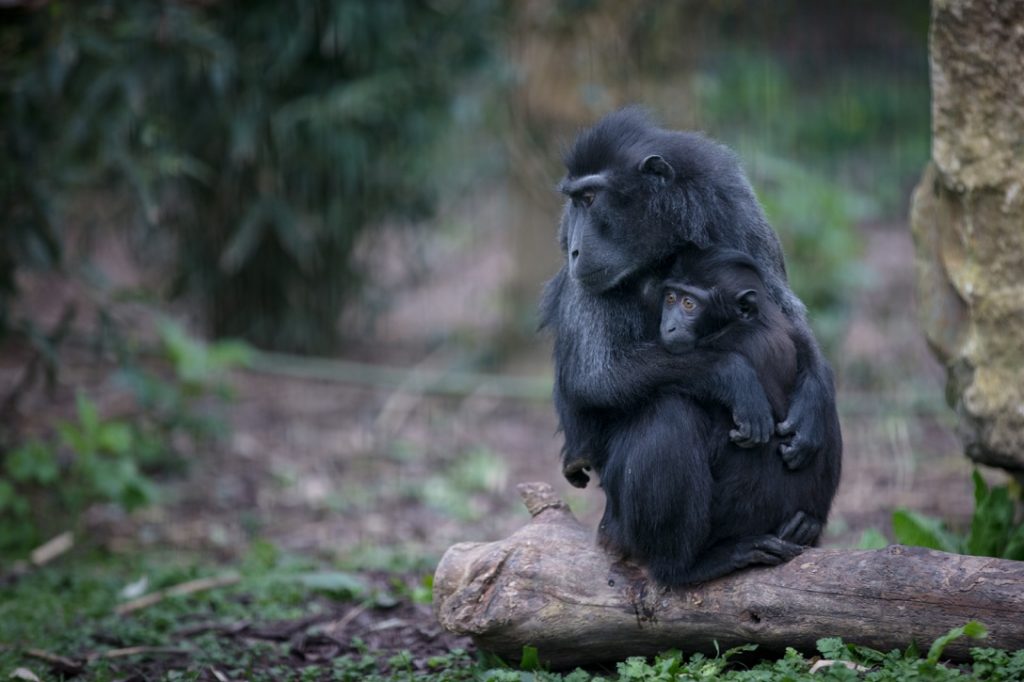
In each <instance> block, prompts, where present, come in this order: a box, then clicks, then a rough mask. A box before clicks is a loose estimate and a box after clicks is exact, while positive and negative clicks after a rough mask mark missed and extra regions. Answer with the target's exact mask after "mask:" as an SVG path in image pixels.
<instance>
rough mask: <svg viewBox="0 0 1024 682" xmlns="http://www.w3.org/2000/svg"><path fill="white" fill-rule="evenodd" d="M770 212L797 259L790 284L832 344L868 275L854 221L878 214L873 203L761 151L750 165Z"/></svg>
mask: <svg viewBox="0 0 1024 682" xmlns="http://www.w3.org/2000/svg"><path fill="white" fill-rule="evenodd" d="M749 169H750V172H751V175H752V179H753V182H754V183H755V185H756V186H757V188H758V196H759V198H760V199H761V202H762V203H763V204H764V208H765V212H766V213H767V214H768V218H769V220H770V221H771V223H772V225H773V226H774V227H775V228H776V230H777V231H778V233H779V238H780V240H781V241H782V247H783V251H784V252H785V254H786V258H787V260H788V261H789V262H790V263H792V264H793V265H791V267H790V268H789V270H790V272H789V277H790V284H791V285H792V287H793V291H794V292H796V294H797V296H799V297H800V298H801V300H802V301H803V302H804V303H805V304H806V305H807V307H808V309H810V310H811V311H812V315H811V321H812V322H813V323H814V326H815V331H816V332H817V333H818V335H819V337H821V340H822V342H823V343H825V344H826V345H830V344H833V343H835V342H836V341H838V339H839V336H840V335H841V333H842V331H843V329H842V326H843V321H844V320H845V318H846V305H847V304H848V303H849V301H850V299H851V296H850V291H851V289H853V288H854V287H855V286H856V285H857V283H858V282H859V281H860V280H861V279H862V278H863V274H864V273H863V272H862V271H861V270H860V268H859V267H858V266H857V264H856V259H855V256H856V254H858V253H859V252H860V250H861V242H860V238H859V235H858V234H857V232H856V230H855V229H854V224H855V223H856V222H858V221H860V220H863V219H864V218H866V217H868V216H870V215H872V214H873V212H874V210H875V208H874V205H873V203H872V202H871V201H870V200H869V199H868V198H866V197H864V196H860V195H858V194H856V193H854V192H852V191H851V190H848V189H843V188H841V187H839V186H838V185H837V184H835V183H834V182H832V181H830V180H827V179H824V178H822V177H821V176H820V175H818V174H815V173H813V172H812V171H811V170H809V169H807V168H805V167H802V166H800V165H799V164H796V163H793V162H791V161H786V160H784V159H781V158H776V157H772V156H768V155H765V154H762V155H759V156H756V157H755V158H754V161H753V163H751V164H750V165H749Z"/></svg>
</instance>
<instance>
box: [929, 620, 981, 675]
mask: <svg viewBox="0 0 1024 682" xmlns="http://www.w3.org/2000/svg"><path fill="white" fill-rule="evenodd" d="M964 636H967V637H970V638H971V639H982V638H984V637H987V636H988V629H987V628H986V627H985V626H984V625H982V624H981V623H979V622H978V621H976V620H972V621H969V622H968V623H966V624H965V625H963V626H962V627H958V628H953V629H952V630H950V631H949V632H947V633H946V634H944V635H943V636H941V637H939V638H938V639H936V640H935V642H933V643H932V646H931V648H930V649H929V650H928V659H927V660H928V663H930V664H931V665H935V664H936V663H938V662H939V658H941V657H942V652H943V651H944V650H945V649H946V647H947V646H949V644H950V642H952V641H954V640H957V639H960V638H961V637H964Z"/></svg>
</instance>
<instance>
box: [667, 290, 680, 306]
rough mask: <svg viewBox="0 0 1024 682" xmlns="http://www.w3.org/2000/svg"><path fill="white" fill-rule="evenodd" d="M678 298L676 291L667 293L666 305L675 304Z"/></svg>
mask: <svg viewBox="0 0 1024 682" xmlns="http://www.w3.org/2000/svg"><path fill="white" fill-rule="evenodd" d="M676 300H677V299H676V295H675V292H672V291H670V292H668V293H667V294H665V305H675V304H676Z"/></svg>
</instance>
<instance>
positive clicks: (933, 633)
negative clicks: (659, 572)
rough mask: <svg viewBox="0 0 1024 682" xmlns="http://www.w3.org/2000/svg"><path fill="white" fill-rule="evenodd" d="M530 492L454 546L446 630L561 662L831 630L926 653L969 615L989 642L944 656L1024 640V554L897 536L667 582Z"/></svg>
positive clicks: (439, 579)
mask: <svg viewBox="0 0 1024 682" xmlns="http://www.w3.org/2000/svg"><path fill="white" fill-rule="evenodd" d="M519 491H520V494H521V495H522V496H523V499H524V502H525V503H526V507H527V509H528V510H529V511H530V513H531V515H532V516H533V519H532V521H531V522H530V523H529V524H527V525H526V526H524V527H523V528H521V529H519V530H518V531H516V532H515V533H513V534H512V535H511V536H509V537H508V538H506V539H504V540H501V541H498V542H490V543H461V544H457V545H454V546H453V547H451V548H450V549H449V550H448V551H447V552H446V553H445V555H444V556H443V557H442V559H441V562H440V564H438V567H437V572H436V574H435V577H434V610H435V613H436V614H437V617H438V620H439V621H440V622H441V625H442V626H444V627H445V628H446V629H448V630H450V631H452V632H454V633H457V634H461V635H470V636H472V638H473V640H474V641H475V642H476V644H477V646H479V647H480V648H481V649H485V650H487V651H492V652H494V653H497V654H498V655H500V656H502V657H505V658H506V659H508V660H518V658H519V656H520V655H521V653H522V648H523V646H524V645H531V646H535V647H537V649H538V653H539V655H540V659H541V660H542V661H543V662H545V663H546V664H547V665H550V666H552V667H553V668H571V667H573V666H577V665H589V664H595V663H599V662H607V661H616V660H622V659H624V658H626V657H628V656H651V655H654V654H657V653H659V652H662V651H665V650H668V649H681V650H683V651H686V652H692V651H704V652H713V651H714V649H715V645H716V644H715V643H717V646H719V647H721V648H722V649H723V650H724V649H726V648H728V647H732V646H736V645H739V644H746V643H754V644H757V645H759V649H758V651H760V652H765V653H767V652H779V651H781V650H783V649H784V648H785V647H793V648H795V649H797V650H799V651H802V652H805V653H809V654H813V653H815V651H816V649H815V642H816V641H817V640H818V639H819V638H821V637H831V636H839V637H842V638H843V640H844V641H845V642H848V643H855V644H860V645H865V646H869V647H872V648H875V649H880V650H882V651H890V650H892V649H894V648H901V649H902V648H905V647H907V646H908V645H910V644H911V643H912V642H913V643H916V644H917V645H918V646H919V647H920V648H921V650H922V651H927V650H928V647H929V645H930V644H931V643H932V641H933V640H935V639H936V638H937V637H940V636H941V635H944V634H946V632H948V631H949V630H950V629H952V628H954V627H958V626H961V625H963V624H964V623H966V622H967V621H969V620H978V621H981V622H982V623H983V624H984V625H985V626H987V628H988V633H989V634H988V638H987V639H986V640H984V642H983V643H979V642H976V641H972V640H965V639H963V638H961V639H960V640H957V641H955V642H953V643H952V644H950V645H949V646H948V647H947V648H946V650H945V654H944V655H945V656H946V657H949V658H950V659H953V660H963V659H965V658H967V657H968V650H969V648H970V647H972V646H978V645H983V646H991V647H996V648H1002V649H1012V650H1016V649H1024V562H1020V561H1008V560H1003V559H991V558H985V557H973V556H963V555H959V554H947V553H945V552H936V551H932V550H928V549H922V548H917V547H903V546H899V545H894V546H891V547H888V548H887V549H882V550H874V551H854V550H825V549H808V550H806V551H805V552H804V553H803V554H802V555H800V556H799V557H797V558H796V559H794V560H793V561H791V562H789V563H787V564H784V565H782V566H775V567H771V568H768V567H760V568H751V569H747V570H744V571H740V572H738V573H734V574H732V575H730V576H726V577H724V578H720V579H717V580H714V581H711V582H708V583H705V584H702V585H697V586H693V587H690V588H680V589H676V590H667V589H664V588H660V587H658V586H657V585H655V584H653V583H651V582H649V581H648V580H647V578H646V577H645V576H644V574H643V572H642V570H641V569H640V568H638V567H637V566H636V565H634V564H631V563H627V562H622V561H616V560H615V559H614V557H611V556H609V555H607V554H606V553H605V552H604V551H602V550H601V549H600V548H599V547H598V546H597V545H596V544H595V542H594V536H593V533H592V532H591V531H590V530H588V529H586V528H584V526H583V525H582V524H581V523H580V522H579V521H578V520H577V519H576V517H575V516H573V514H572V512H570V511H569V508H568V507H567V506H566V504H565V503H564V502H562V501H561V500H560V499H558V497H557V496H556V495H555V494H554V491H553V490H552V488H551V487H550V486H549V485H547V484H544V483H530V484H522V485H520V486H519Z"/></svg>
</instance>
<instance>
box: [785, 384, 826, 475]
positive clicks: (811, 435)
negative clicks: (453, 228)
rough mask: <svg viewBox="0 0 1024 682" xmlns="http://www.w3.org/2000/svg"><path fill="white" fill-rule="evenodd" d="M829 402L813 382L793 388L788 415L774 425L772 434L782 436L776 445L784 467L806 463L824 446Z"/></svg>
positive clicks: (796, 466)
mask: <svg viewBox="0 0 1024 682" xmlns="http://www.w3.org/2000/svg"><path fill="white" fill-rule="evenodd" d="M829 404H830V400H829V399H828V396H827V395H823V394H822V393H821V392H819V390H818V389H817V384H816V383H815V382H812V381H805V382H803V383H802V384H801V385H800V386H799V388H798V389H797V390H796V391H795V393H794V395H793V400H792V403H791V404H790V407H789V414H787V415H786V419H785V421H782V422H779V424H778V425H777V426H776V427H775V433H777V434H778V435H779V436H781V437H782V438H784V439H786V440H785V442H783V443H782V444H781V445H779V455H780V456H781V457H782V461H783V462H785V464H786V467H787V468H789V469H800V468H801V467H804V466H806V465H807V464H808V463H809V462H810V461H811V460H812V459H813V458H814V457H816V456H817V455H818V454H819V453H821V452H822V450H823V449H824V448H825V438H826V436H825V426H826V421H827V420H828V419H829V418H830V417H829V415H828V412H827V408H828V405H829Z"/></svg>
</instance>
